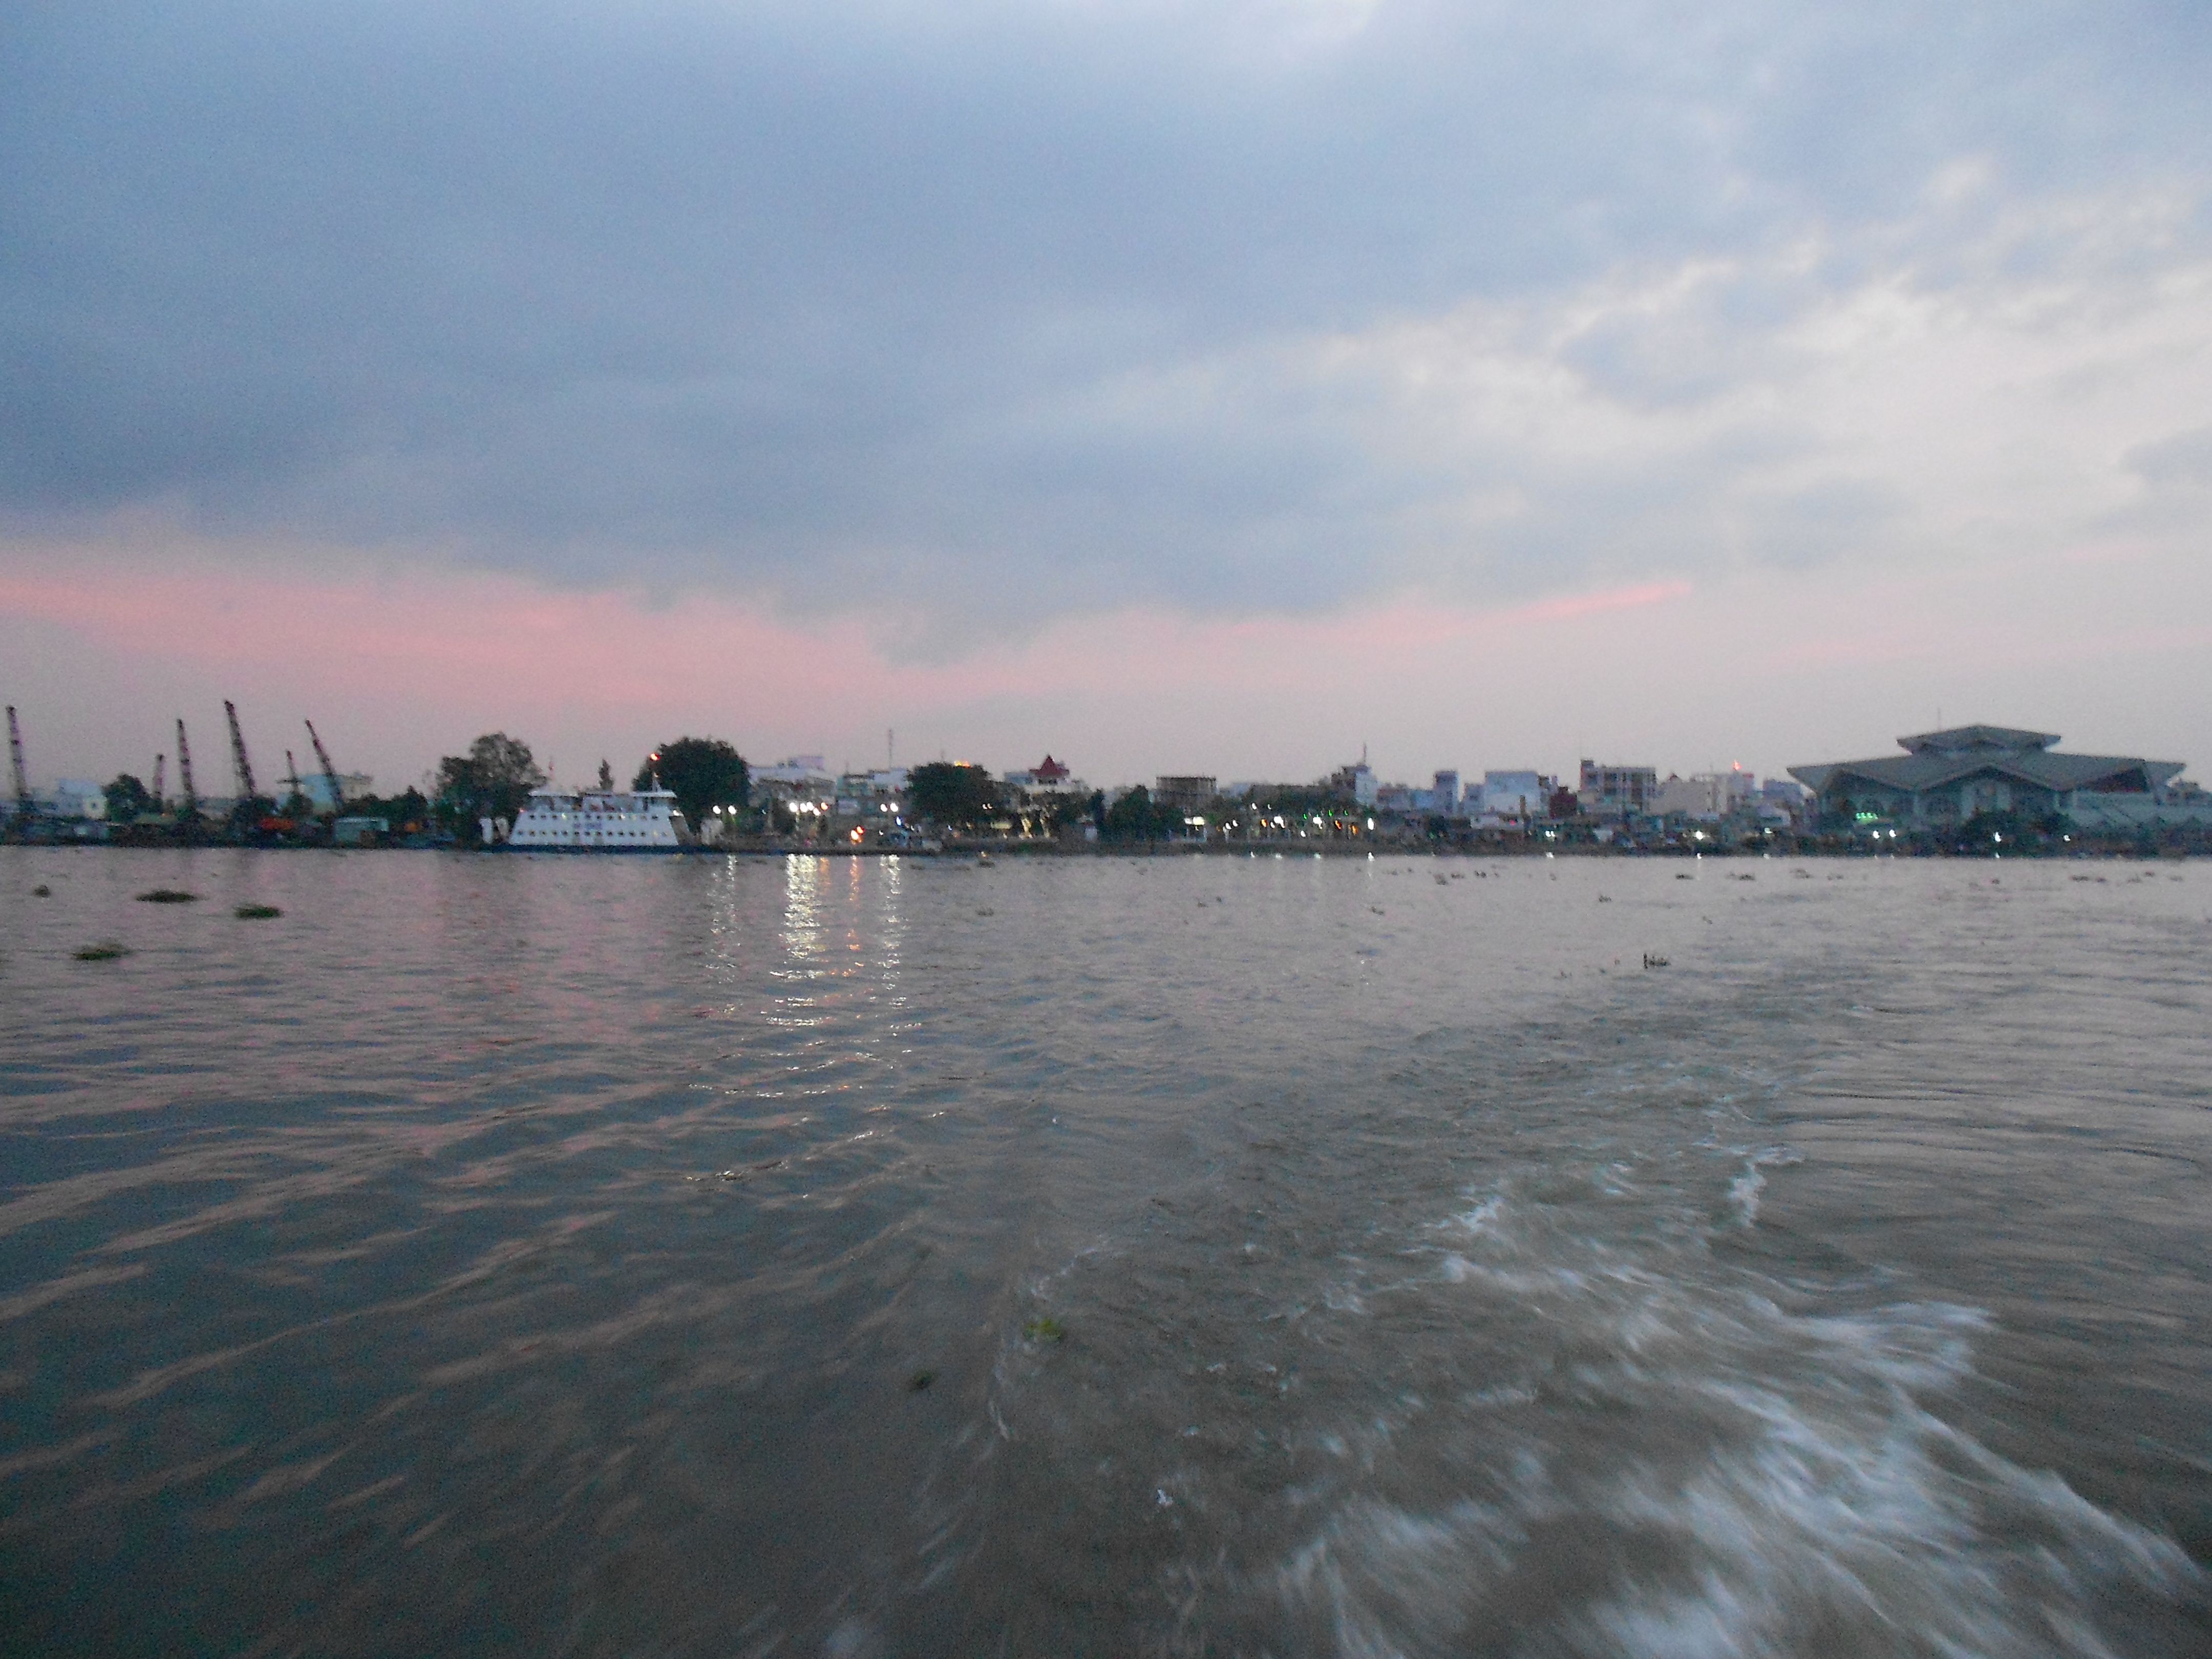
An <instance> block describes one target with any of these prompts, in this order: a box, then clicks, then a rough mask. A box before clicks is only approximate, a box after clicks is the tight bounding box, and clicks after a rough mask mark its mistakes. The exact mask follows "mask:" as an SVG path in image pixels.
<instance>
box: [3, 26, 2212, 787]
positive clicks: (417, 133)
mask: <svg viewBox="0 0 2212 1659" xmlns="http://www.w3.org/2000/svg"><path fill="white" fill-rule="evenodd" d="M2208 85H2212V9H2208V8H2207V7H2205V6H2203V4H2202V3H2201V0H2174V3H2164V0H2159V3H2152V0H2096V3H2093V4H2092V3H2086V0H2084V3H2052V0H2006V3H2001V4H2000V3H1988V4H1984V3H1978V0H1957V3H1953V4H1950V5H1947V6H1944V7H1929V6H1926V5H1924V4H1916V5H1910V6H1908V5H1904V4H1898V3H1889V0H1863V3H1858V4H1855V5H1851V6H1837V5H1834V4H1832V3H1826V4H1818V5H1815V4H1811V3H1801V0H1705V3H1701V4H1699V5H1696V6H1687V5H1680V4H1674V5H1666V4H1657V3H1643V0H1583V3H1577V0H1564V3H1555V4H1551V5H1547V6H1532V5H1528V4H1519V5H1504V4H1489V3H1462V4H1438V3H1397V0H1219V3H1208V0H1186V3H1168V0H928V3H921V0H854V3H845V0H804V3H798V0H792V3H785V0H757V3H747V4H742V5H740V4H734V3H703V0H696V3H680V0H670V3H643V0H641V3H625V4H616V3H599V4H594V3H587V0H568V3H555V0H528V3H512V4H510V3H467V0H435V3H428V0H374V3H371V0H344V3H340V0H262V3H234V4H216V3H202V0H161V3H160V4H158V5H157V4H133V3H128V0H121V3H113V4H100V5H83V4H68V3H46V0H25V3H21V4H18V5H14V6H9V7H7V8H5V9H0V696H4V697H5V698H6V700H7V701H8V702H10V703H13V704H15V706H17V707H18V708H19V710H20V711H21V718H22V720H23V723H24V728H25V738H26V743H27V750H28V753H29V758H30V763H31V769H32V772H33V778H34V781H39V782H42V783H43V782H46V781H51V780H52V779H53V778H54V777H56V776H59V775H70V776H89V777H98V778H106V777H107V776H111V775H113V774H114V773H115V772H116V771H118V770H123V769H127V770H130V771H132V772H134V773H136V774H137V775H140V776H142V777H143V776H145V775H147V774H148V773H149V770H150V769H151V766H152V763H153V757H154V755H155V752H156V751H159V750H168V749H170V748H172V747H173V737H172V733H173V721H174V720H176V719H177V718H178V717H179V715H181V716H183V717H184V718H185V720H186V721H187V722H188V724H189V725H190V726H191V730H192V731H193V732H194V734H195V735H194V742H195V745H196V749H197V751H198V752H197V759H198V763H199V766H200V768H201V769H202V771H203V772H206V771H207V769H209V768H210V766H211V765H213V766H216V767H217V768H218V769H220V757H222V754H223V752H224V744H223V733H222V701H223V700H224V699H226V698H228V699H232V700H234V701H235V702H236V703H237V704H238V706H239V708H240V714H241V717H242V718H243V720H244V722H245V727H246V737H247V738H248V741H249V743H250V744H252V746H253V749H254V750H255V758H256V763H257V765H258V768H259V769H260V770H261V771H262V772H264V774H269V775H274V774H276V773H280V772H281V770H282V768H281V766H280V765H279V764H278V762H279V759H280V757H281V755H282V752H283V750H285V749H287V748H290V749H293V750H295V751H297V752H299V753H301V754H302V755H304V753H305V742H306V738H305V732H304V729H303V727H302V726H301V721H302V720H303V719H312V720H314V721H315V723H316V726H317V728H318V729H319V731H320V732H322V733H323V734H324V736H325V738H326V739H327V740H328V741H329V742H330V744H331V747H332V750H333V751H334V755H335V758H336V759H337V761H338V763H339V764H340V766H341V767H342V768H343V769H347V770H355V769H360V770H367V771H370V772H373V773H374V774H375V775H376V776H377V779H378V781H379V784H380V787H392V788H397V787H402V786H404V784H406V783H408V782H410V781H415V780H416V779H417V778H419V777H420V776H421V775H422V774H423V773H424V772H425V771H427V770H428V769H430V768H432V767H434V766H435V763H436V760H437V758H438V757H439V756H440V755H441V754H447V753H455V752H459V751H460V750H463V749H465V746H466V744H468V742H469V740H470V739H471V738H472V737H474V736H475V735H477V733H478V732H485V731H491V730H503V731H507V732H512V733H513V734H515V735H517V736H520V737H521V738H524V739H525V740H526V741H527V742H529V743H530V744H532V748H533V749H534V750H535V751H536V752H537V754H538V757H540V759H541V760H542V761H550V763H552V764H553V765H554V767H555V769H556V775H561V776H563V777H568V778H582V777H585V776H587V775H590V774H591V773H592V772H593V771H595V770H596V768H597V764H598V762H599V759H600V758H601V757H611V759H612V760H613V761H614V763H615V764H616V766H617V769H620V770H625V771H626V770H627V769H629V768H630V767H631V766H633V765H635V762H636V760H637V758H638V757H640V756H641V754H642V753H643V752H644V751H645V750H647V748H649V747H650V746H652V745H653V744H655V743H659V742H664V741H666V740H668V739H671V738H674V737H676V736H678V735H680V734H695V735H705V736H716V737H725V738H730V739H731V740H732V741H734V742H735V743H737V744H738V747H739V748H740V749H741V750H744V753H745V754H746V755H747V756H748V757H750V758H752V759H754V760H756V761H763V762H765V761H774V760H777V759H781V758H782V757H784V756H786V755H788V754H795V753H812V754H820V755H823V757H825V758H826V759H827V760H828V761H829V763H830V764H832V765H867V764H881V763H883V761H884V758H885V757H886V756H887V755H892V754H895V755H896V758H897V759H898V760H899V761H900V762H902V763H906V762H912V761H919V760H923V759H931V758H936V757H946V758H953V759H972V760H976V761H980V762H982V763H985V764H987V765H990V766H992V767H994V769H1005V768H1011V767H1014V766H1019V765H1028V764H1032V763H1035V762H1036V761H1037V760H1038V759H1040V758H1041V757H1042V756H1043V754H1044V753H1045V752H1046V751H1047V750H1050V751H1051V752H1053V753H1054V755H1056V756H1058V757H1060V758H1061V759H1063V760H1065V761H1066V762H1068V763H1070V764H1071V765H1073V767H1074V768H1075V769H1076V771H1077V772H1078V773H1079V775H1083V776H1085V777H1086V778H1088V779H1090V780H1091V781H1094V782H1097V783H1102V784H1103V783H1111V782H1115V781H1139V780H1142V779H1146V778H1148V777H1150V776H1152V775H1154V774H1156V773H1165V772H1176V773H1182V772H1211V773H1214V774H1216V775H1219V776H1222V777H1225V778H1238V779H1258V778H1267V779H1278V780H1303V779H1308V778H1311V777H1314V776H1316V775H1320V774H1322V773H1323V772H1326V771H1328V770H1329V769H1332V768H1334V767H1335V766H1337V765H1340V764H1342V763H1344V762H1346V761H1347V760H1350V759H1352V758H1354V757H1357V756H1358V754H1359V753H1360V752H1361V751H1362V750H1363V748H1364V750H1366V752H1367V753H1368V754H1369V755H1370V759H1371V760H1372V763H1374V765H1375V766H1376V769H1377V770H1378V771H1379V772H1380V773H1382V774H1383V775H1385V776H1386V777H1392V778H1404V779H1413V780H1419V779H1425V777H1426V776H1427V775H1428V774H1429V773H1430V772H1431V771H1432V770H1434V769H1438V768H1443V767H1456V768H1458V769H1462V770H1463V771H1467V772H1470V773H1480V771H1482V770H1484V769H1492V768H1496V769H1506V768H1534V769H1540V770H1547V771H1567V770H1571V769H1572V767H1573V765H1574V763H1575V761H1576V760H1577V758H1579V757H1584V756H1588V757H1594V758H1596V759H1599V760H1602V761H1607V762H1614V763H1644V764H1653V765H1656V766H1657V767H1658V768H1659V769H1660V771H1661V773H1662V775H1664V774H1665V773H1667V772H1668V771H1680V772H1683V773H1689V772H1692V771H1698V770H1705V769H1711V768H1714V767H1725V766H1728V765H1730V764H1737V763H1740V764H1741V765H1744V766H1746V767H1747V768H1749V769H1753V770H1754V771H1756V772H1758V773H1759V774H1760V775H1769V774H1771V773H1774V772H1778V771H1779V770H1780V769H1783V768H1784V767H1785V766H1787V765H1789V764H1792V763H1803V762H1808V761H1820V760H1833V759H1838V758H1843V757H1859V756H1868V755H1875V754H1880V753H1883V752H1885V751H1887V750H1890V747H1891V744H1892V743H1893V739H1894V738H1895V737H1897V736H1898V735H1899V734H1901V733H1905V732H1917V731H1921V730H1924V729H1927V728H1929V727H1931V726H1935V725H1936V724H1938V723H1939V721H1940V722H1942V723H1948V724H1960V723H1963V722H1965V721H1967V720H1990V721H1993V722H1996V723H2000V724H2005V725H2017V726H2030V727H2033V728H2036V729H2039V730H2044V731H2050V732H2062V733H2063V734H2065V737H2066V739H2067V744H2066V746H2068V747H2069V748H2077V749H2082V750H2092V751H2100V752H2119V753H2128V754H2147V755H2149V756H2152V757H2157V758H2165V759H2179V760H2187V761H2191V762H2194V763H2197V765H2196V766H2195V767H2194V768H2193V770H2194V771H2195V772H2196V773H2197V775H2203V774H2204V773H2205V772H2206V771H2208V770H2212V699H2208V697H2207V696H2206V695H2205V688H2206V687H2207V686H2208V685H2212V212H2208V204H2212V102H2208V100H2206V98H2205V96H2204V94H2203V88H2205V87H2206V86H2208ZM172 766H173V761H172ZM172 776H173V773H172ZM204 787H205V786H204Z"/></svg>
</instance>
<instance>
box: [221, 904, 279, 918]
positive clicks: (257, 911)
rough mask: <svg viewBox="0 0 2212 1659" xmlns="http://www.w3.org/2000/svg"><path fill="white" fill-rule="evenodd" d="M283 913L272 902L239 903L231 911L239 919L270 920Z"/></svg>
mask: <svg viewBox="0 0 2212 1659" xmlns="http://www.w3.org/2000/svg"><path fill="white" fill-rule="evenodd" d="M283 914H284V913H283V911H282V910H280V909H278V908H276V906H275V905H273V904H241V905H240V906H239V907H238V908H236V909H235V910H234V911H232V912H231V915H234V916H236V917H237V918H238V919H239V920H240V921H273V920H275V919H276V917H278V916H281V915H283Z"/></svg>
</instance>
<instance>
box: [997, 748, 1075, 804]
mask: <svg viewBox="0 0 2212 1659" xmlns="http://www.w3.org/2000/svg"><path fill="white" fill-rule="evenodd" d="M1006 786H1007V787H1009V788H1011V789H1016V790H1019V791H1020V792H1021V793H1022V795H1024V797H1026V798H1027V799H1030V800H1032V801H1034V800H1037V799H1040V798H1043V799H1047V800H1051V799H1057V798H1058V797H1060V796H1063V795H1083V796H1088V795H1089V794H1090V793H1091V786H1090V785H1089V784H1087V783H1085V782H1084V781H1083V780H1082V779H1081V778H1079V777H1077V776H1076V775H1075V774H1074V773H1073V771H1071V770H1070V769H1068V768H1067V766H1066V765H1065V764H1064V763H1061V762H1060V761H1056V760H1054V758H1053V757H1051V756H1050V755H1047V756H1046V757H1044V758H1043V759H1042V760H1041V761H1039V762H1038V763H1036V765H1035V766H1032V767H1030V768H1029V769H1027V770H1026V771H1020V772H1009V773H1007V774H1006Z"/></svg>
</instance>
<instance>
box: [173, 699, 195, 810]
mask: <svg viewBox="0 0 2212 1659" xmlns="http://www.w3.org/2000/svg"><path fill="white" fill-rule="evenodd" d="M177 781H178V782H179V784H180V785H182V786H183V788H184V792H185V800H184V808H183V814H182V816H183V817H184V821H185V823H187V824H193V823H198V822H199V817H200V792H199V791H198V790H197V789H195V788H193V787H192V746H191V744H188V743H186V742H185V717H184V716H183V715H182V714H179V715H178V716H177Z"/></svg>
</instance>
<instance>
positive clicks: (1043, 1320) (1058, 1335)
mask: <svg viewBox="0 0 2212 1659" xmlns="http://www.w3.org/2000/svg"><path fill="white" fill-rule="evenodd" d="M1022 1334H1023V1335H1024V1336H1025V1337H1027V1338H1028V1339H1029V1340H1030V1341H1032V1342H1065V1341H1066V1340H1067V1328H1066V1326H1065V1325H1063V1324H1061V1323H1060V1322H1059V1321H1058V1320H1057V1319H1054V1317H1053V1316H1051V1315H1050V1314H1046V1315H1043V1316H1042V1317H1040V1318H1036V1319H1032V1320H1031V1321H1030V1322H1029V1323H1028V1324H1026V1325H1024V1326H1023V1327H1022Z"/></svg>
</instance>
